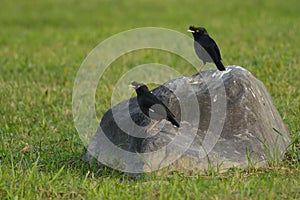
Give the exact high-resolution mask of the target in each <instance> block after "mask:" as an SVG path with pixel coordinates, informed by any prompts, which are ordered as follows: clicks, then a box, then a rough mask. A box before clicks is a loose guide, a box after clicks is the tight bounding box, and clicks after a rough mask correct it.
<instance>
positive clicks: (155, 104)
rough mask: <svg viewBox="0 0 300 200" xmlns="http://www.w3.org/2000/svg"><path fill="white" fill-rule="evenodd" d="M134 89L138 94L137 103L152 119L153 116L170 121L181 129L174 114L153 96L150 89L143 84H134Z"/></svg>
mask: <svg viewBox="0 0 300 200" xmlns="http://www.w3.org/2000/svg"><path fill="white" fill-rule="evenodd" d="M130 86H131V87H133V88H134V89H135V91H136V93H137V102H138V104H139V107H140V109H141V111H142V112H143V113H144V114H145V115H147V116H148V117H150V118H152V117H151V116H154V115H156V116H158V117H159V119H166V120H168V121H170V122H171V123H172V124H173V125H174V126H177V127H179V123H178V122H177V120H176V119H175V116H174V114H173V113H172V112H171V111H170V110H169V109H168V107H167V106H166V105H165V104H164V103H163V102H162V101H161V100H159V99H158V98H157V97H156V96H155V95H154V94H152V93H151V92H150V91H149V89H148V87H147V86H146V85H145V84H143V83H138V82H132V83H131V85H130ZM155 119H156V118H155Z"/></svg>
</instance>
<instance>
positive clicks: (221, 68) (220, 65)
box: [216, 61, 226, 71]
mask: <svg viewBox="0 0 300 200" xmlns="http://www.w3.org/2000/svg"><path fill="white" fill-rule="evenodd" d="M216 65H217V68H218V69H219V70H220V71H225V70H226V69H225V67H224V65H223V63H222V62H221V61H218V62H217V63H216Z"/></svg>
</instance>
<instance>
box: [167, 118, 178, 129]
mask: <svg viewBox="0 0 300 200" xmlns="http://www.w3.org/2000/svg"><path fill="white" fill-rule="evenodd" d="M168 120H169V121H170V122H171V123H172V124H173V125H174V126H177V127H180V125H179V123H178V122H177V120H176V119H174V118H172V117H170V118H169V119H168Z"/></svg>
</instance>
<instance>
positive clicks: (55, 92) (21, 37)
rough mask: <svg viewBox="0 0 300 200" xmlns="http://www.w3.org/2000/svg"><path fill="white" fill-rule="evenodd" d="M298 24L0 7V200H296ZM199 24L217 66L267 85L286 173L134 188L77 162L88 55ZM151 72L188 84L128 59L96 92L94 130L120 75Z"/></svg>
mask: <svg viewBox="0 0 300 200" xmlns="http://www.w3.org/2000/svg"><path fill="white" fill-rule="evenodd" d="M299 13H300V2H299V1H298V0H290V1H288V2H287V1H280V0H265V1H258V0H254V1H238V0H232V1H228V2H225V1H221V0H215V1H207V2H199V1H196V0H192V1H189V2H187V3H184V2H183V1H181V2H180V1H176V2H175V1H170V0H166V1H158V0H151V1H148V0H146V1H137V0H132V1H113V0H112V1H108V0H100V1H98V0H91V1H88V2H86V1H78V0H67V1H59V0H52V1H50V0H47V1H37V0H32V1H25V0H19V1H17V2H14V1H8V0H3V1H2V2H1V7H0V27H1V28H0V94H1V95H0V114H1V115H0V199H44V198H52V199H59V198H62V199H68V198H77V199H141V198H144V199H153V198H158V199H249V198H254V199H256V198H257V199H282V198H287V199H289V198H300V186H299V185H300V172H299V170H300V158H299V157H300V156H299V155H300V127H299V116H300V81H299V76H300V70H299V69H300V61H299V57H300V51H299V46H300V37H299V35H300V27H299V21H300V15H299ZM199 23H201V25H203V26H205V27H207V29H208V31H209V33H210V34H211V35H212V37H213V38H214V39H215V40H216V41H217V43H218V44H219V46H220V48H221V53H222V55H223V62H224V64H225V65H229V64H236V65H241V66H244V67H245V68H246V69H248V70H249V71H251V72H252V73H253V74H254V75H255V76H256V77H257V78H259V79H260V80H262V81H263V82H264V84H265V85H266V87H267V89H268V91H269V92H270V94H271V96H272V98H273V100H274V103H275V105H276V107H277V108H278V110H279V112H280V114H281V116H282V117H283V119H284V121H285V123H286V125H287V127H288V129H289V132H290V135H291V137H292V138H293V141H294V144H293V145H292V146H291V150H290V151H289V152H288V153H287V155H286V157H285V159H284V161H283V162H282V163H280V164H277V165H276V166H270V168H268V169H264V170H262V169H260V170H254V169H248V170H238V169H232V170H230V171H229V172H227V173H225V174H219V173H207V174H204V175H199V176H197V177H183V176H182V175H180V174H176V173H175V174H174V175H172V176H162V177H157V176H154V175H150V176H146V177H144V178H141V179H138V180H134V179H130V178H129V177H127V176H126V175H124V174H121V173H118V172H115V171H111V170H109V169H104V170H103V171H97V169H95V168H91V167H89V165H87V164H86V163H82V162H80V159H79V158H80V156H81V155H82V153H83V152H84V147H83V145H82V143H81V141H80V139H79V136H78V135H77V131H76V129H75V127H74V124H73V119H72V111H71V109H72V89H73V83H74V80H75V76H76V72H77V70H78V69H79V66H80V64H81V62H82V61H83V59H84V58H85V57H86V56H87V55H88V53H89V52H90V51H91V50H92V49H93V48H94V47H95V46H96V45H97V44H98V43H99V42H101V41H103V40H105V39H106V38H108V37H109V36H111V35H113V34H116V33H118V32H121V31H125V30H129V29H132V28H137V27H144V26H156V27H165V28H170V29H174V30H177V31H179V32H182V33H184V34H188V33H186V32H185V31H186V29H187V27H188V26H189V25H191V24H199ZM174 42H176V41H174ZM150 61H152V62H153V61H155V62H158V63H164V64H168V65H171V66H174V67H175V68H176V69H177V70H178V71H180V72H181V73H182V74H185V75H188V74H192V73H193V71H192V70H190V69H186V68H185V67H184V66H185V65H186V62H185V61H182V60H181V59H180V58H179V57H177V56H174V55H171V54H169V53H166V52H163V53H162V52H157V51H150V50H147V51H140V52H133V53H132V54H128V55H125V56H123V57H121V58H120V59H118V60H117V61H115V62H114V63H113V64H112V66H111V68H110V69H109V70H107V71H106V72H105V77H104V78H103V80H101V81H100V83H99V87H98V89H97V95H96V98H97V115H98V117H99V118H100V117H101V116H102V115H103V113H104V112H105V111H106V110H107V109H108V108H109V107H110V90H111V89H112V88H113V86H114V84H115V83H116V81H117V80H118V78H119V77H120V76H121V75H122V73H124V72H126V71H127V70H128V69H131V68H132V67H134V66H136V65H138V64H142V63H146V62H150ZM120 66H122V67H120Z"/></svg>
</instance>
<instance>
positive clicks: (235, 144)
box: [84, 66, 291, 174]
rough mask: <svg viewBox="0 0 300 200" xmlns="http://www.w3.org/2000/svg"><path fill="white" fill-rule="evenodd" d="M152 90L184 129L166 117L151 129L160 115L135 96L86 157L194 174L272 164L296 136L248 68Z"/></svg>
mask: <svg viewBox="0 0 300 200" xmlns="http://www.w3.org/2000/svg"><path fill="white" fill-rule="evenodd" d="M153 93H154V94H156V95H157V96H159V98H161V99H162V100H163V102H164V103H165V104H166V105H167V106H168V107H169V108H170V110H171V111H172V112H173V113H174V114H175V115H176V118H177V119H178V120H179V121H181V126H180V128H179V129H178V128H176V127H173V126H172V124H171V123H170V122H168V121H166V120H163V121H161V122H160V123H159V124H158V125H157V127H155V128H154V129H153V130H151V131H150V132H146V129H147V128H148V127H149V126H151V124H152V123H153V121H152V120H150V119H149V118H147V117H145V116H144V115H143V114H142V113H141V111H140V109H139V107H138V105H137V102H136V98H132V99H129V100H126V101H123V102H121V103H119V104H118V105H116V106H114V107H113V108H112V109H110V110H108V111H107V112H106V113H105V114H104V116H103V118H102V120H101V123H100V126H99V128H98V130H97V132H96V134H95V136H94V137H93V139H92V140H91V141H90V144H89V145H88V147H87V152H86V154H85V156H84V159H85V160H88V161H91V160H92V158H93V157H94V158H97V159H98V161H99V162H101V163H104V164H106V165H109V166H110V167H112V168H115V169H118V170H121V171H125V172H128V173H142V172H150V171H155V170H161V169H164V170H166V171H174V170H175V171H180V172H183V173H185V174H192V173H198V172H203V171H205V170H211V169H214V170H219V171H224V170H226V169H228V168H231V167H239V168H246V167H264V166H268V164H269V163H273V162H278V161H280V159H281V157H282V155H283V153H284V151H285V150H286V148H287V147H288V146H289V144H290V142H291V139H290V137H289V134H288V130H287V128H286V126H285V125H284V123H283V120H282V118H281V117H280V115H279V113H278V111H277V109H276V108H275V106H274V104H273V102H272V99H271V97H270V95H269V93H268V92H267V90H266V88H265V86H264V85H263V83H262V82H261V81H259V80H258V79H256V78H255V77H254V76H253V75H252V74H251V73H250V72H248V71H247V70H245V69H243V68H241V67H238V66H231V67H227V70H226V71H224V72H221V71H216V70H208V71H201V72H199V73H198V74H196V75H194V76H190V77H181V78H177V79H174V80H171V81H169V82H167V83H165V84H164V85H162V86H160V87H158V88H156V89H154V90H153ZM116 147H117V148H116Z"/></svg>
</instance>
